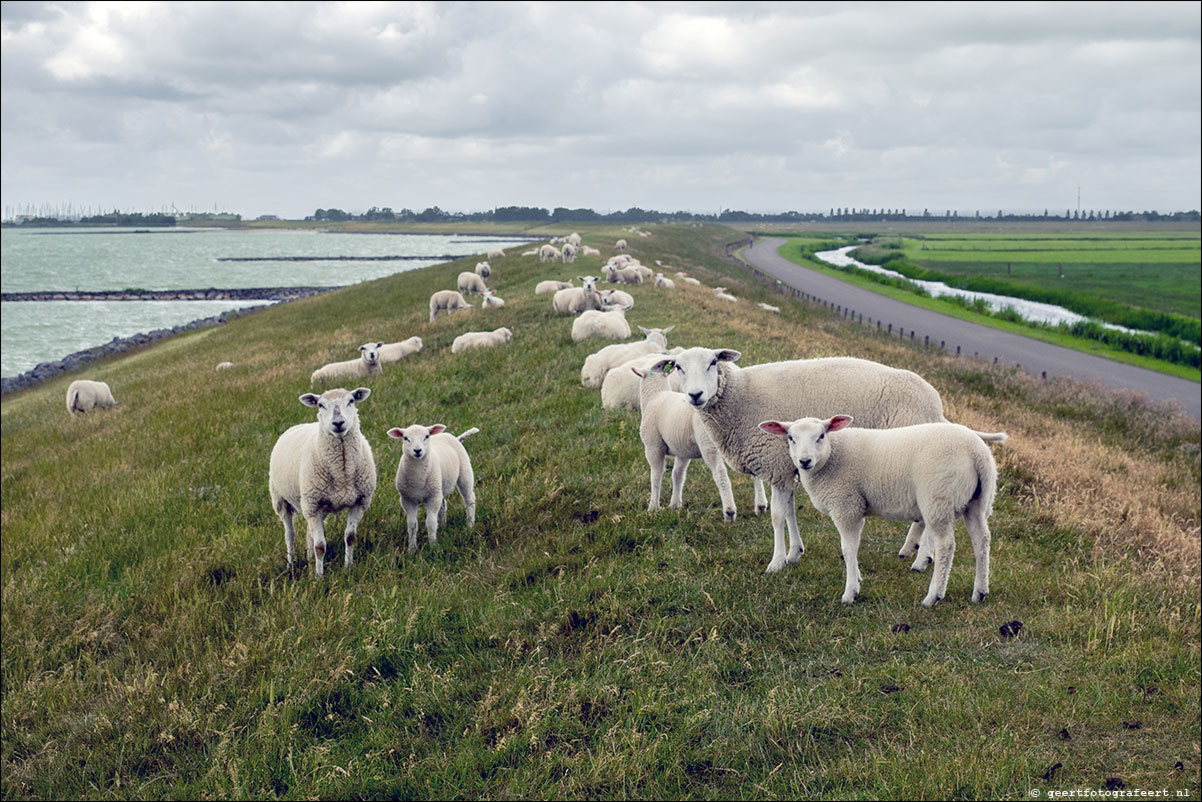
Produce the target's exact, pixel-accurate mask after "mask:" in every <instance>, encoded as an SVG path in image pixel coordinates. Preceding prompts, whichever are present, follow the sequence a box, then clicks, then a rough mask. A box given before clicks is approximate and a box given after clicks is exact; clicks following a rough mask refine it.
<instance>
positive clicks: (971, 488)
mask: <svg viewBox="0 0 1202 802" xmlns="http://www.w3.org/2000/svg"><path fill="white" fill-rule="evenodd" d="M851 422H852V418H851V416H850V415H834V416H832V417H831V418H829V419H827V420H820V419H818V418H802V419H800V420H797V421H790V422H785V421H764V422H763V423H761V424H760V428H761V429H763V430H764V431H766V432H768V433H769V434H774V435H778V436H781V437H786V438H788V449H789V457H790V459H791V461H792V463H793V464H794V465H795V466H796V467H797V471H798V474H799V475H800V476H801V486H802V487H804V488H805V491H806V494H807V495H808V496H809V497H810V501H811V502H812V503H813V504H814V509H816V510H818V512H820V513H822V514H823V515H829V516H830V518H831V520H832V521H833V522H834V524H835V526H836V527H837V528H838V530H839V540H840V541H841V544H842V550H843V562H844V565H845V567H846V575H847V581H846V583H845V585H844V588H843V603H844V604H851V603H852V602H854V601H855V600H856V594H857V593H859V592H860V579H861V576H860V563H859V558H858V555H859V550H860V533H861V532H862V531H863V529H864V519H865V517H867V516H869V515H875V516H878V517H881V518H888V519H890V520H894V521H916V522H917V524H916V525H917V527H918V532H917V533H914V532H913V531H912V534H913V535H914V541H915V542H914V544H911V542H910V538H907V541H906V543H907V547H909V546H911V545H917V541H918V540H919V539H921V540H922V543H923V545H924V547H926V548H928V550H930V551H932V552H933V553H934V560H935V570H934V572H933V573H932V574H931V585H930V588H929V589H928V590H927V595H926V598H924V599H923V600H922V604H923V606H924V607H934V606H935V604H936V603H937V602H938V601H939V600H940V599H942V598H943V596H944V594H945V593H946V592H947V578H948V575H949V574H950V573H951V570H952V555H953V554H954V553H955V551H956V541H955V537H954V534H953V527H954V525H955V523H956V518H959V517H963V518H964V524H965V526H966V527H967V528H968V534H969V537H970V538H972V548H973V553H974V554H975V556H976V563H977V570H976V579H975V580H974V581H973V588H972V601H973V603H974V604H976V603H978V602H980V601H981V600H982V599H984V598H985V597H986V596H988V595H989V541H990V534H989V523H988V518H989V515H990V513H991V512H992V511H993V497H994V494H995V493H996V491H997V465H996V464H995V463H994V461H993V454H991V453H990V452H989V446H987V445H986V443H1004V442H1005V441H1006V435H1005V433H1004V432H996V433H992V434H987V433H985V432H976V431H973V430H972V429H969V428H967V427H965V426H960V425H959V424H956V423H923V424H919V425H916V426H903V427H901V428H898V429H879V430H873V429H847V428H846V427H847V426H848V425H850V424H851ZM905 551H906V548H905V547H903V553H904V552H905ZM906 556H908V555H906Z"/></svg>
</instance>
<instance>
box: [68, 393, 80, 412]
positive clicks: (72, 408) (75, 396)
mask: <svg viewBox="0 0 1202 802" xmlns="http://www.w3.org/2000/svg"><path fill="white" fill-rule="evenodd" d="M77 401H79V389H78V388H76V389H75V390H72V391H71V399H70V401H69V402H68V404H67V410H68V411H69V412H70V413H71V414H72V415H74V414H75V412H76V411H77V410H78V409H79V408H78V407H77V406H76V405H75V404H76V402H77Z"/></svg>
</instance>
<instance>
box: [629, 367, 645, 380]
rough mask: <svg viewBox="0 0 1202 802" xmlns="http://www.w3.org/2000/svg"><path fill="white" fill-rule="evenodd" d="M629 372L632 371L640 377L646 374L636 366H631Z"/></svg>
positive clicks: (643, 377) (642, 377)
mask: <svg viewBox="0 0 1202 802" xmlns="http://www.w3.org/2000/svg"><path fill="white" fill-rule="evenodd" d="M630 372H631V373H633V374H634V375H635V376H638V377H639V378H640V379H645V378H647V374H646V373H643V371H641V370H639V369H638V368H631V369H630Z"/></svg>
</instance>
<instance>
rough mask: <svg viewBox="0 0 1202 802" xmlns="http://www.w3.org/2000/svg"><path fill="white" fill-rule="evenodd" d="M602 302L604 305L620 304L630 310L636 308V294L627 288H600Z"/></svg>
mask: <svg viewBox="0 0 1202 802" xmlns="http://www.w3.org/2000/svg"><path fill="white" fill-rule="evenodd" d="M599 292H600V293H601V303H602V305H604V306H620V307H622V308H623V309H625V310H627V311H630V310H631V309H634V296H633V295H631V294H630V293H628V292H626V291H625V290H599Z"/></svg>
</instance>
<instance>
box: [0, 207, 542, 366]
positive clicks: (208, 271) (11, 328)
mask: <svg viewBox="0 0 1202 802" xmlns="http://www.w3.org/2000/svg"><path fill="white" fill-rule="evenodd" d="M134 231H135V230H134V229H109V228H106V229H78V228H71V229H34V230H28V231H27V230H19V229H9V228H6V229H0V256H2V259H3V263H2V264H3V268H2V270H0V289H2V290H3V291H4V292H35V291H38V290H65V291H71V290H123V289H147V290H171V289H200V288H207V287H220V288H243V287H288V286H337V285H343V284H355V283H358V282H360V281H367V280H370V279H375V278H380V277H381V276H387V275H391V274H393V273H399V272H403V271H407V270H416V269H418V268H421V267H428V266H430V265H433V264H437V263H439V262H441V261H443V260H442V259H440V258H437V257H442V256H467V255H470V254H480V255H481V257H480V258H481V259H483V258H484V257H483V254H485V253H487V252H488V251H489V250H491V249H493V248H506V249H507V250H508V249H509V248H516V247H518V246H519V245H520V244H521V243H522V242H524V240H515V239H507V238H497V237H479V236H450V235H446V236H443V235H438V236H424V235H423V236H418V235H407V234H395V235H394V234H331V233H324V232H308V231H229V230H224V229H163V230H154V231H152V232H151V233H133V232H134ZM288 256H303V257H321V256H326V257H337V256H429V257H432V258H430V259H423V260H416V261H381V262H347V261H313V262H291V261H282V260H281V261H264V262H220V261H217V260H218V259H220V258H222V257H254V258H264V257H267V258H271V257H275V258H280V257H288ZM252 305H254V304H252V303H250V302H246V301H228V302H227V301H124V302H121V301H112V302H103V301H97V302H84V301H78V302H73V301H62V302H55V301H38V302H19V303H18V302H10V303H4V304H3V305H2V306H0V329H2V332H0V335H2V336H0V375H3V376H15V375H17V374H18V373H21V372H23V371H26V370H29V369H30V368H33V367H34V366H36V365H37V364H38V363H40V362H49V361H54V360H56V359H61V358H62V357H64V356H66V355H67V354H69V353H72V352H74V351H79V350H82V349H84V348H90V347H92V346H95V345H101V344H103V343H106V342H108V341H110V340H112V339H113V337H126V336H129V335H131V334H136V333H137V332H140V331H149V330H151V329H157V328H164V327H171V326H175V325H179V324H181V323H187V322H188V321H190V320H196V319H197V318H203V317H208V316H210V315H215V314H218V313H219V312H222V311H224V310H226V309H235V308H239V307H244V306H252Z"/></svg>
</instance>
